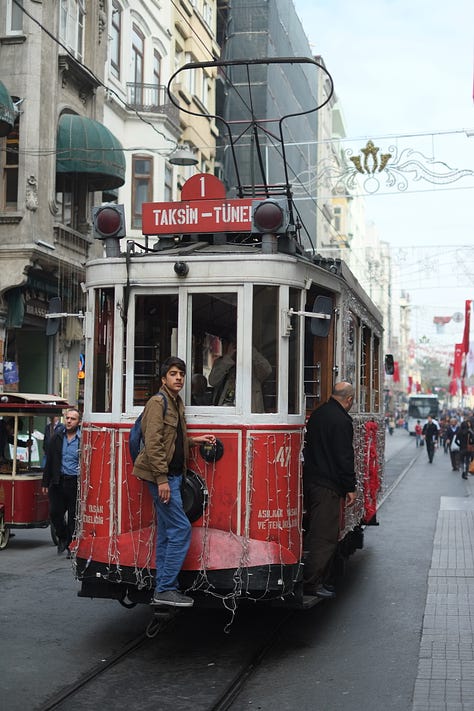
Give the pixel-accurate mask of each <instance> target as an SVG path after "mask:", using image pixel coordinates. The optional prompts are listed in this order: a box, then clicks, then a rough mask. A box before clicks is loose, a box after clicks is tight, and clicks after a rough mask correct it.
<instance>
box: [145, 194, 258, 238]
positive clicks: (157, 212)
mask: <svg viewBox="0 0 474 711" xmlns="http://www.w3.org/2000/svg"><path fill="white" fill-rule="evenodd" d="M253 202H254V200H253V199H252V198H250V199H245V198H243V199H229V200H226V199H218V200H208V199H206V200H187V201H181V202H148V203H143V205H142V232H143V234H144V235H169V234H182V233H186V234H190V233H196V232H248V231H249V230H250V229H251V227H252V203H253Z"/></svg>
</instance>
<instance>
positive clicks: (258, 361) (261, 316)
mask: <svg viewBox="0 0 474 711" xmlns="http://www.w3.org/2000/svg"><path fill="white" fill-rule="evenodd" d="M279 314H280V286H279V285H278V286H275V285H273V284H271V285H270V284H255V285H254V287H253V296H252V378H251V389H252V392H251V410H252V414H256V413H262V412H264V413H267V414H274V413H277V412H278V411H279V374H280V339H279ZM268 365H270V367H271V372H270V373H269V374H268V375H267V374H266V373H267V366H268ZM262 378H263V379H262Z"/></svg>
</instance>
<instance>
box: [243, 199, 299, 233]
mask: <svg viewBox="0 0 474 711" xmlns="http://www.w3.org/2000/svg"><path fill="white" fill-rule="evenodd" d="M289 222H290V216H289V212H288V205H287V203H286V201H285V200H276V199H275V198H268V199H267V200H254V201H253V202H252V232H260V233H263V234H275V235H278V234H285V233H286V231H287V229H288V225H289Z"/></svg>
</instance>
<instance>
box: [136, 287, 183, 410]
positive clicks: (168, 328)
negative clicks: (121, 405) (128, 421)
mask: <svg viewBox="0 0 474 711" xmlns="http://www.w3.org/2000/svg"><path fill="white" fill-rule="evenodd" d="M177 348H178V296H177V294H163V295H158V294H152V295H146V296H137V298H136V301H135V344H134V373H133V404H134V405H145V403H146V402H147V400H148V398H149V397H151V396H152V395H153V394H154V393H156V392H158V390H159V389H160V387H161V378H160V366H161V363H162V362H163V361H164V360H165V358H168V357H169V356H170V355H176V353H177Z"/></svg>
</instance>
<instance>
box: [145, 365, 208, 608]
mask: <svg viewBox="0 0 474 711" xmlns="http://www.w3.org/2000/svg"><path fill="white" fill-rule="evenodd" d="M160 374H161V383H162V384H161V388H160V390H159V392H158V393H157V394H156V395H153V396H152V397H151V398H150V399H149V400H148V402H147V404H146V405H145V409H144V411H143V418H142V433H143V440H144V443H145V444H144V447H143V449H142V450H141V451H140V453H139V454H138V456H137V458H136V460H135V464H134V467H133V473H134V474H135V476H136V477H138V478H139V479H143V480H145V481H146V482H147V484H148V487H149V489H150V493H151V495H152V497H153V504H154V508H155V514H156V521H157V525H156V587H155V593H154V596H153V600H152V602H151V604H152V605H158V606H160V605H170V606H172V607H191V606H192V605H193V603H194V600H193V598H192V597H189V596H188V595H183V593H181V592H180V591H179V589H178V575H179V573H180V571H181V568H182V566H183V563H184V559H185V558H186V555H187V552H188V549H189V545H190V543H191V524H190V522H189V520H188V518H187V516H186V513H185V512H184V509H183V501H182V498H181V482H182V480H183V475H184V474H185V472H186V463H187V460H188V454H189V448H190V447H192V446H193V445H195V444H201V443H203V442H209V443H210V444H215V441H216V438H215V437H214V435H211V434H203V435H199V436H198V437H188V434H187V428H186V419H185V416H184V403H183V401H182V399H181V397H180V395H179V393H180V392H181V390H182V389H183V386H184V378H185V375H186V364H185V362H184V361H183V360H181V358H177V357H174V356H172V357H171V358H168V359H167V360H166V361H165V362H164V363H163V365H162V366H161V371H160Z"/></svg>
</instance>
